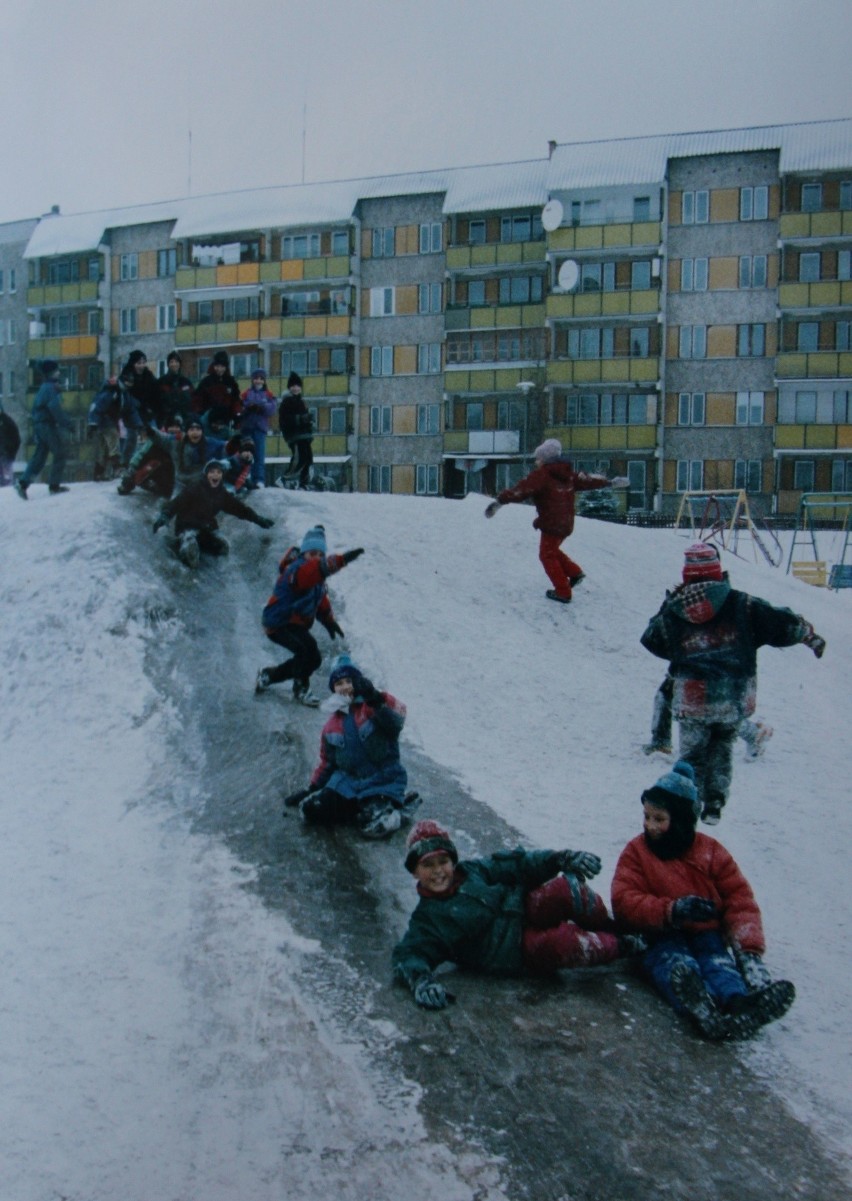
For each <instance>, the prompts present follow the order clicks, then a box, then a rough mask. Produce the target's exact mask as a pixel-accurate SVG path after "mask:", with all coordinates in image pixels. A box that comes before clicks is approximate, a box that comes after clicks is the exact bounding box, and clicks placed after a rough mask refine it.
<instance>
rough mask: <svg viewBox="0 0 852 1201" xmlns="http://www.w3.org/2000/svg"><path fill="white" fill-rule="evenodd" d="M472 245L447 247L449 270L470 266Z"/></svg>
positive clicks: (460, 269) (463, 268)
mask: <svg viewBox="0 0 852 1201" xmlns="http://www.w3.org/2000/svg"><path fill="white" fill-rule="evenodd" d="M470 250H471V248H470V246H450V247H448V249H447V270H448V271H464V270H465V268H467V267H469V266H470Z"/></svg>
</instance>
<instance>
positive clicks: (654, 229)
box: [630, 221, 662, 246]
mask: <svg viewBox="0 0 852 1201" xmlns="http://www.w3.org/2000/svg"><path fill="white" fill-rule="evenodd" d="M630 229H631V240H632V242H633V245H634V246H658V245H659V243H660V238H661V237H662V228H661V226H660V223H659V221H636V222H634V224H633V225H632V226H631V227H630Z"/></svg>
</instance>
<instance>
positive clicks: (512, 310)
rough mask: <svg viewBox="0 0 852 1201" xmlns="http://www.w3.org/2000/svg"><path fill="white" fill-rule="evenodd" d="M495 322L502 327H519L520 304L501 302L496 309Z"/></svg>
mask: <svg viewBox="0 0 852 1201" xmlns="http://www.w3.org/2000/svg"><path fill="white" fill-rule="evenodd" d="M494 324H495V325H496V326H498V328H500V329H517V328H518V327H519V326H520V324H521V306H520V305H519V304H501V305H498V306H497V308H496V309H495V311H494Z"/></svg>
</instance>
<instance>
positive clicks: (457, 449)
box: [444, 430, 468, 454]
mask: <svg viewBox="0 0 852 1201" xmlns="http://www.w3.org/2000/svg"><path fill="white" fill-rule="evenodd" d="M467 447H468V436H467V430H447V432H446V433H445V434H444V451H445V452H446V453H447V454H464V453H465V452H466V451H467Z"/></svg>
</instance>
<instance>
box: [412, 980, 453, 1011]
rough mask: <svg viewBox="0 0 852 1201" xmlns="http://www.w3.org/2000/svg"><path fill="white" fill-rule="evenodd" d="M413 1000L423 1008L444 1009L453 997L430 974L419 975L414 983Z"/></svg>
mask: <svg viewBox="0 0 852 1201" xmlns="http://www.w3.org/2000/svg"><path fill="white" fill-rule="evenodd" d="M414 1000H415V1001H416V1002H417V1004H418V1005H420V1006H422V1008H423V1009H446V1008H447V1006H448V1005H449V1003H450V1001H451V1000H453V997H452V995H451V994H450V993H448V992H447V990H446V989H445V988H444V986H443V984H439V983H438V981H437V980H434V979H433V978H432V977H431V976H421V977H420V979H419V980H418V981H417V983H416V984H415V985H414Z"/></svg>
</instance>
